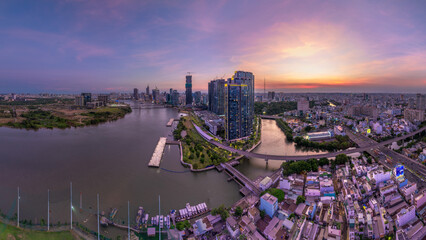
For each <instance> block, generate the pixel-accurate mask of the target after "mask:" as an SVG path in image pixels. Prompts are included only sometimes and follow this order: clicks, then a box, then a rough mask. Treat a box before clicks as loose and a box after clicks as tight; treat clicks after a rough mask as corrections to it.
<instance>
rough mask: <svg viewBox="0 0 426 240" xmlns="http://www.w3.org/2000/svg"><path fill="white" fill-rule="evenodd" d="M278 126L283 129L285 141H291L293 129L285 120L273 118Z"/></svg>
mask: <svg viewBox="0 0 426 240" xmlns="http://www.w3.org/2000/svg"><path fill="white" fill-rule="evenodd" d="M275 121H276V123H277V125H278V127H279V128H280V129H281V131H283V133H284V134H285V136H286V138H287V141H289V142H292V141H293V130H292V129H291V127H290V126H289V125H288V124H287V122H284V120H282V119H281V118H279V119H275Z"/></svg>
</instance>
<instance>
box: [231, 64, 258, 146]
mask: <svg viewBox="0 0 426 240" xmlns="http://www.w3.org/2000/svg"><path fill="white" fill-rule="evenodd" d="M253 121H254V75H253V73H251V72H243V71H236V72H235V74H234V76H233V77H232V78H229V79H228V81H227V82H226V84H225V128H226V139H227V140H234V139H239V138H244V137H248V136H250V135H251V134H252V132H253Z"/></svg>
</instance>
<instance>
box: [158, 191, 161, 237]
mask: <svg viewBox="0 0 426 240" xmlns="http://www.w3.org/2000/svg"><path fill="white" fill-rule="evenodd" d="M160 206H161V201H160V195H158V215H159V216H161V208H160ZM158 230H159V232H160V234H159V236H158V239H160V240H161V225H160V223H158Z"/></svg>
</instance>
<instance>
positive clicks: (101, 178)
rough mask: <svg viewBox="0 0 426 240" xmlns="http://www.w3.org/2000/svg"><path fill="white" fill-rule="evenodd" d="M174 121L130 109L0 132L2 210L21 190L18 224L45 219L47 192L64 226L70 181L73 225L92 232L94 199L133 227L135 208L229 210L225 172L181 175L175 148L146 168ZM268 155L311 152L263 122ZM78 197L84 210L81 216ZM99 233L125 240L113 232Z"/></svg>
mask: <svg viewBox="0 0 426 240" xmlns="http://www.w3.org/2000/svg"><path fill="white" fill-rule="evenodd" d="M176 117H178V112H177V110H175V109H171V108H155V109H133V112H132V113H130V114H128V115H126V116H125V117H124V118H123V119H120V120H117V121H114V122H109V123H105V124H100V125H97V126H89V127H84V128H72V129H65V130H60V129H54V130H49V129H40V130H38V131H33V130H20V129H11V128H6V127H3V128H0V196H1V197H0V210H2V212H3V213H6V214H8V215H9V216H13V215H14V214H15V212H16V198H17V187H19V188H20V193H21V200H20V212H21V214H20V216H21V219H27V220H31V221H32V222H33V223H36V222H40V220H41V219H42V218H43V219H45V220H46V219H47V190H48V189H50V205H51V207H50V209H51V214H50V219H51V223H57V222H58V221H60V222H62V223H64V222H69V215H70V214H69V209H70V208H69V198H70V182H72V184H73V206H74V208H75V210H74V212H73V218H74V219H73V220H74V221H78V222H79V223H83V224H84V225H86V226H89V227H90V228H91V229H93V230H96V220H95V219H96V218H95V217H94V216H93V214H91V213H94V212H95V211H96V195H97V194H99V195H100V209H101V211H105V212H106V213H108V212H109V211H110V209H111V208H118V209H119V211H118V214H117V218H118V219H119V220H120V221H124V222H127V201H130V216H131V217H130V219H131V221H133V222H134V219H135V215H136V211H137V208H138V206H143V207H144V208H145V210H147V211H148V212H149V213H150V215H154V214H155V215H156V214H158V196H159V195H160V196H161V213H162V214H167V213H168V212H169V211H170V210H171V209H180V208H184V206H185V204H186V203H187V202H188V203H190V204H191V205H194V204H198V203H201V202H206V203H207V205H208V207H210V208H213V207H217V206H219V205H220V204H225V205H226V206H230V205H231V204H232V203H234V202H235V201H237V200H238V199H240V198H241V195H240V193H239V186H238V185H237V184H236V183H235V182H227V175H225V174H224V173H219V172H217V171H215V170H212V171H208V172H201V173H192V172H186V173H172V172H170V171H166V170H164V169H167V170H173V171H177V172H180V171H185V170H187V168H184V167H183V166H182V165H181V163H180V162H179V158H180V155H179V149H178V147H177V146H166V148H165V151H164V156H163V160H162V162H161V168H163V169H158V168H149V167H148V166H147V164H148V162H149V160H150V158H151V155H152V153H153V151H154V149H155V146H156V144H157V142H158V140H159V138H160V137H163V136H167V135H168V134H169V133H170V128H168V127H166V123H167V122H168V121H169V119H170V118H176ZM254 151H255V152H259V153H269V154H285V155H298V154H314V152H304V151H301V150H297V149H295V147H294V144H293V143H288V142H286V140H285V135H284V134H283V133H282V132H281V130H280V129H279V128H278V126H277V125H276V124H275V121H274V120H262V144H261V145H260V146H259V147H258V148H256V149H255V150H254ZM280 164H281V161H269V164H268V165H266V164H265V161H264V160H262V159H255V158H254V159H249V160H247V161H244V162H242V164H241V165H239V166H238V167H237V168H238V169H239V170H240V171H241V172H243V173H244V174H246V175H247V176H248V177H250V178H252V179H254V178H256V177H258V176H261V175H267V174H270V173H271V170H274V169H276V168H278V167H279V166H280ZM80 196H81V204H82V209H81V211H80ZM102 233H103V234H105V235H107V236H111V235H123V234H124V235H125V232H124V233H123V231H121V232H118V231H115V230H112V228H107V229H102Z"/></svg>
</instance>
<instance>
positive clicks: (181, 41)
mask: <svg viewBox="0 0 426 240" xmlns="http://www.w3.org/2000/svg"><path fill="white" fill-rule="evenodd" d="M307 3H308V4H307ZM424 9H426V2H425V1H397V0H390V1H369V0H361V1H314V2H310V1H309V2H305V1H291V0H289V1H281V0H279V1H278V0H272V1H270V2H268V4H264V3H263V2H259V1H250V0H249V1H229V0H219V1H179V2H174V1H151V0H145V1H142V0H93V1H78V0H68V1H55V2H51V1H41V2H35V1H25V0H24V3H23V2H21V1H19V2H18V1H7V0H6V1H2V2H1V3H0V20H1V21H0V33H1V34H0V43H1V46H0V50H1V52H2V54H1V55H0V91H6V92H18V91H19V92H79V91H81V89H87V90H88V91H94V90H98V89H100V90H99V91H102V92H105V91H110V92H123V91H128V89H133V88H134V87H137V88H140V87H141V86H144V85H145V86H146V85H147V84H150V85H152V86H155V85H157V86H158V87H159V88H160V89H168V88H174V89H177V90H181V89H184V84H185V82H184V81H185V75H186V73H187V72H190V73H191V74H192V75H193V77H194V83H193V88H194V91H197V90H201V91H206V90H207V83H208V82H209V81H210V80H213V79H215V78H222V77H224V78H228V77H230V76H231V75H232V74H233V72H234V71H236V70H243V71H249V72H253V74H254V75H255V77H256V78H255V84H256V86H257V87H258V88H263V79H264V78H266V80H267V84H266V85H267V87H268V86H269V89H283V90H284V89H285V91H288V92H301V91H309V92H384V93H390V92H406V93H417V92H426V24H424V23H425V22H426V15H425V14H424ZM290 10H291V11H290ZM99 86H103V87H99Z"/></svg>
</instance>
